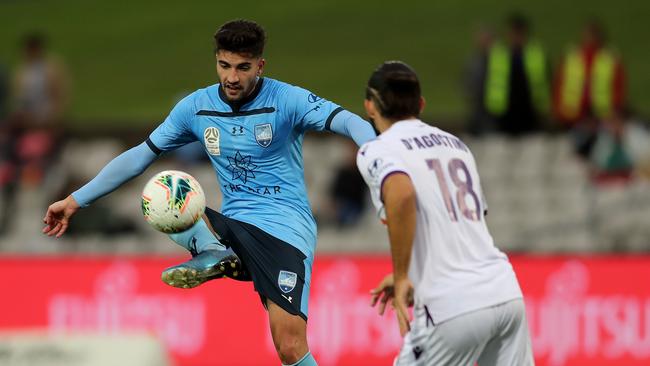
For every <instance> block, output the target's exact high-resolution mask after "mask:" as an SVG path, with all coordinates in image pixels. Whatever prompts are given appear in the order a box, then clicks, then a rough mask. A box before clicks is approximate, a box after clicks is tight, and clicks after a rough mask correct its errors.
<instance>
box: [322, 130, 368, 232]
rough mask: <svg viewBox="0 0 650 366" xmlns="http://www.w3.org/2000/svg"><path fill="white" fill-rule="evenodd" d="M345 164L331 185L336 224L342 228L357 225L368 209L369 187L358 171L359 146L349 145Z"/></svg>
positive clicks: (336, 173) (339, 168)
mask: <svg viewBox="0 0 650 366" xmlns="http://www.w3.org/2000/svg"><path fill="white" fill-rule="evenodd" d="M347 146H348V151H347V153H348V154H347V156H346V157H345V160H344V161H343V164H342V165H341V166H339V167H338V169H337V170H336V172H335V174H334V179H333V180H332V183H331V185H330V197H331V199H332V203H333V206H334V212H335V219H336V223H337V224H338V225H339V226H340V227H347V226H351V225H354V224H356V223H357V222H358V221H359V218H360V217H361V216H362V215H363V210H364V208H365V207H366V195H367V193H366V192H367V191H368V187H367V186H366V183H365V181H364V180H363V177H362V176H361V174H359V170H358V169H357V146H356V145H355V144H354V143H348V144H347Z"/></svg>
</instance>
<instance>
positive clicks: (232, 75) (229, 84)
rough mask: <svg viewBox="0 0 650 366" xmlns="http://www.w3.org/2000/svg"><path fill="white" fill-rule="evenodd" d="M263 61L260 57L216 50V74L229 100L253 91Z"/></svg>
mask: <svg viewBox="0 0 650 366" xmlns="http://www.w3.org/2000/svg"><path fill="white" fill-rule="evenodd" d="M264 63H265V60H264V59H263V58H261V57H251V56H250V55H247V54H240V53H235V52H230V51H223V50H221V51H219V52H217V74H218V75H219V81H220V82H221V88H222V89H223V91H224V93H225V94H226V97H227V98H228V100H229V101H231V102H236V101H238V100H241V99H243V98H245V97H246V96H248V95H249V94H250V93H251V92H252V91H253V89H254V88H255V83H256V82H257V77H258V76H260V75H262V71H263V69H264Z"/></svg>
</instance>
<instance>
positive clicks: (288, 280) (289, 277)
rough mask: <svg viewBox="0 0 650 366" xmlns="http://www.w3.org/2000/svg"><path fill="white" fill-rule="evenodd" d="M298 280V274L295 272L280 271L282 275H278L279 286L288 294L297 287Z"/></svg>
mask: <svg viewBox="0 0 650 366" xmlns="http://www.w3.org/2000/svg"><path fill="white" fill-rule="evenodd" d="M297 280H298V275H297V274H295V273H294V272H289V271H280V275H279V276H278V286H280V290H282V292H284V293H285V294H286V293H288V292H291V290H293V289H294V288H295V287H296V281H297Z"/></svg>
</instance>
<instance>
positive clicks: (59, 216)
mask: <svg viewBox="0 0 650 366" xmlns="http://www.w3.org/2000/svg"><path fill="white" fill-rule="evenodd" d="M77 210H79V204H78V203H77V201H75V200H74V198H72V196H68V197H66V199H64V200H61V201H57V202H54V203H53V204H51V205H50V207H48V208H47V213H46V214H45V217H44V218H43V222H44V223H45V227H44V228H43V234H45V235H47V236H52V235H56V237H57V238H58V237H60V236H61V235H63V234H64V233H65V232H66V230H68V225H69V223H70V217H72V215H74V214H75V212H77Z"/></svg>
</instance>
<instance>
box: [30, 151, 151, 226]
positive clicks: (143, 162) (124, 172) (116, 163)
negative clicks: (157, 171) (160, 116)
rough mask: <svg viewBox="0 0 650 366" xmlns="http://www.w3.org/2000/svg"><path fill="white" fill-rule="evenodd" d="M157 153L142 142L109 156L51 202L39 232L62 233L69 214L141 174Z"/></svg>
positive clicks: (70, 215) (67, 222)
mask: <svg viewBox="0 0 650 366" xmlns="http://www.w3.org/2000/svg"><path fill="white" fill-rule="evenodd" d="M156 157H157V155H156V154H155V153H154V152H153V151H152V150H151V148H150V147H149V146H148V145H147V144H146V143H144V142H143V143H142V144H140V145H138V146H136V147H133V148H131V149H129V150H127V151H125V152H123V153H122V154H120V155H119V156H117V157H116V158H115V159H113V160H111V162H109V163H108V164H107V165H106V166H105V167H104V168H103V169H102V170H101V171H100V172H99V174H97V176H96V177H95V178H93V179H92V180H91V181H90V182H88V183H87V184H86V185H84V186H83V187H81V188H80V189H78V190H77V191H75V192H73V193H72V194H71V195H69V196H68V197H66V198H65V199H64V200H61V201H58V202H55V203H53V204H51V205H50V206H49V207H48V209H47V213H46V214H45V217H44V218H43V222H44V223H45V227H44V228H43V233H44V234H46V235H48V236H52V235H56V237H57V238H58V237H60V236H61V235H63V234H64V233H65V232H66V230H67V229H68V224H69V221H70V217H72V215H74V214H75V213H76V212H77V210H79V208H81V207H87V206H88V205H90V204H91V203H92V202H94V201H95V200H97V199H98V198H100V197H103V196H105V195H107V194H109V193H111V192H113V191H114V190H116V189H117V188H118V187H120V186H121V185H122V184H124V183H126V182H128V181H129V180H131V179H133V178H134V177H136V176H138V175H140V174H142V172H144V171H145V169H147V168H148V167H149V165H151V163H153V162H154V161H155V160H156Z"/></svg>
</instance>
